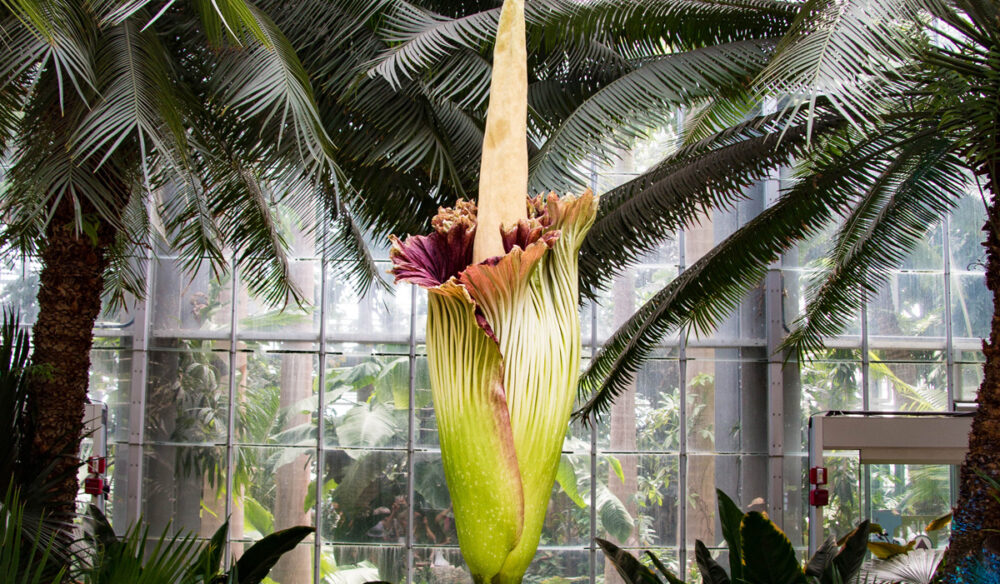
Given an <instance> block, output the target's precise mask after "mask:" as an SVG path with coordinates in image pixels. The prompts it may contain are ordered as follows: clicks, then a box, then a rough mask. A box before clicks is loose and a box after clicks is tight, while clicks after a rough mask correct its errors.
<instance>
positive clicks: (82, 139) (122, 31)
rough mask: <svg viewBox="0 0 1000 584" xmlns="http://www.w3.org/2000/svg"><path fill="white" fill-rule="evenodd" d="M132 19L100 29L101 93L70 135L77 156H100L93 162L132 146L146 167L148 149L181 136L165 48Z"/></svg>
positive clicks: (166, 147)
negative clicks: (71, 135) (109, 27)
mask: <svg viewBox="0 0 1000 584" xmlns="http://www.w3.org/2000/svg"><path fill="white" fill-rule="evenodd" d="M137 20H138V19H135V18H133V19H128V20H126V21H125V22H123V23H121V24H119V25H117V26H114V27H112V28H111V29H110V30H109V31H107V32H106V33H104V35H103V38H102V39H101V42H100V49H99V50H98V52H97V78H98V82H99V87H100V91H101V99H100V101H98V103H97V104H96V105H95V107H94V108H93V109H91V110H90V111H89V113H88V114H87V115H86V116H85V117H84V118H83V120H81V122H80V124H79V126H78V127H77V129H76V132H75V133H74V136H73V138H72V142H71V143H72V147H73V148H74V151H75V152H76V153H78V156H79V157H80V159H81V160H86V159H88V158H90V157H100V159H99V161H98V163H97V165H96V167H97V168H100V166H101V165H103V164H104V162H105V161H107V160H108V158H109V157H111V156H113V155H115V154H116V153H118V151H119V149H120V148H121V149H126V148H128V149H132V148H135V147H136V146H138V154H139V156H140V160H141V164H142V165H143V167H144V168H147V167H146V165H147V164H148V162H147V160H148V158H147V156H148V155H149V154H152V153H153V152H166V151H169V150H171V149H172V147H173V145H172V144H171V142H173V143H175V144H178V145H180V144H183V143H184V141H185V138H184V122H183V119H182V115H181V113H180V111H179V108H178V103H177V102H178V100H177V97H175V93H176V91H175V89H174V84H173V83H172V82H171V78H172V75H171V72H170V69H171V65H170V63H169V62H168V61H167V60H166V58H165V55H166V50H165V49H164V47H163V45H162V44H161V43H160V41H159V38H158V37H157V36H156V34H155V33H154V32H153V31H152V30H146V31H142V30H140V29H139V25H138V23H137ZM133 155H134V154H133ZM144 174H145V175H146V176H148V174H149V173H148V172H146V173H144Z"/></svg>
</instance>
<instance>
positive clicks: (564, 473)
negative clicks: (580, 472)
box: [556, 454, 587, 508]
mask: <svg viewBox="0 0 1000 584" xmlns="http://www.w3.org/2000/svg"><path fill="white" fill-rule="evenodd" d="M556 482H557V483H559V486H560V487H561V488H562V490H563V492H564V493H566V496H567V497H569V498H570V500H571V501H573V502H574V503H576V506H577V507H580V508H583V507H586V506H587V502H586V501H585V500H584V499H583V497H582V496H581V495H580V488H579V486H578V485H577V477H576V469H574V468H573V463H571V462H570V461H569V455H566V454H563V455H562V458H560V459H559V470H558V471H556Z"/></svg>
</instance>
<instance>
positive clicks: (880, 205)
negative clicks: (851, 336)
mask: <svg viewBox="0 0 1000 584" xmlns="http://www.w3.org/2000/svg"><path fill="white" fill-rule="evenodd" d="M867 166H868V168H867V170H868V173H866V174H863V175H858V178H860V179H861V180H862V181H863V182H862V183H861V184H858V183H856V182H853V181H852V183H851V184H850V185H849V186H847V185H845V186H844V187H842V188H850V189H852V190H855V192H859V193H862V195H861V196H860V201H859V203H858V204H857V205H856V206H855V207H854V209H853V210H852V212H851V214H850V215H849V216H848V217H847V218H846V220H845V222H844V224H843V226H842V227H841V229H840V231H839V232H838V234H837V237H836V239H835V242H834V248H833V250H832V252H831V254H830V266H829V267H827V268H825V269H824V270H822V271H821V272H820V273H819V274H817V275H816V277H815V278H814V279H813V280H812V282H811V283H810V285H809V287H808V288H807V294H806V296H807V301H806V302H807V304H806V309H805V313H804V314H802V315H801V316H800V317H799V318H797V319H796V321H795V323H793V325H792V327H791V332H790V333H789V335H788V336H787V337H786V338H785V340H784V342H783V343H782V346H783V347H784V348H788V349H791V350H793V351H795V353H796V354H798V355H799V356H800V357H803V356H804V355H806V354H808V353H810V352H812V351H815V350H817V349H819V348H821V347H822V346H823V339H824V338H825V337H827V336H831V335H834V334H838V333H840V332H841V331H842V330H843V328H844V327H845V326H846V325H847V324H848V323H849V322H850V320H851V319H852V318H853V317H854V315H856V314H857V313H858V311H859V310H860V309H861V307H862V306H863V305H864V302H865V301H866V300H869V299H870V298H871V297H872V296H873V295H875V294H876V293H877V292H878V290H879V289H880V288H881V287H882V285H883V284H884V283H885V282H886V281H887V280H888V278H889V276H890V272H889V270H891V269H892V268H895V267H897V266H898V265H899V264H900V263H902V261H903V260H904V259H905V258H906V256H907V255H908V254H909V252H910V251H912V249H913V248H914V246H915V245H916V244H917V243H918V242H920V241H921V240H922V239H923V238H924V237H925V236H926V234H927V233H928V232H929V231H930V230H931V229H933V227H934V226H935V225H937V223H938V222H939V221H940V220H941V218H942V216H944V215H945V214H947V213H948V212H949V211H950V210H951V208H952V207H953V206H954V204H955V202H956V201H957V200H958V196H957V195H958V194H959V193H963V192H965V190H966V189H967V186H968V185H967V180H968V175H967V171H966V170H965V168H964V166H963V165H962V163H961V161H960V160H958V159H957V158H956V157H955V155H954V153H953V152H951V150H950V144H949V142H948V141H947V140H944V139H942V138H941V137H940V136H938V135H937V132H936V131H934V130H927V131H925V132H924V133H922V134H917V135H916V136H915V137H914V138H913V139H912V140H911V141H909V142H908V143H905V144H903V146H902V148H900V149H898V150H896V149H894V150H891V151H887V152H886V153H885V155H884V158H883V159H882V160H869V161H868V165H867Z"/></svg>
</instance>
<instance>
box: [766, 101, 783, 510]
mask: <svg viewBox="0 0 1000 584" xmlns="http://www.w3.org/2000/svg"><path fill="white" fill-rule="evenodd" d="M765 107H768V108H771V109H772V110H773V108H774V104H773V103H771V104H765ZM780 187H781V177H780V175H779V174H778V173H777V172H774V171H772V172H771V174H770V176H768V178H767V179H766V180H765V181H764V204H765V206H767V207H770V206H771V205H773V204H774V202H775V201H777V200H778V196H779V192H780ZM764 315H765V319H766V332H765V334H766V335H767V337H766V338H767V341H766V342H767V411H768V418H767V467H768V486H767V511H768V514H769V515H770V517H771V519H772V520H773V521H774V522H775V523H777V524H778V525H782V524H783V523H784V518H785V470H784V468H785V384H784V371H783V369H784V358H783V355H782V354H780V353H779V352H778V347H779V346H780V345H781V341H782V338H783V337H784V331H785V322H784V285H783V278H782V274H781V262H780V261H779V262H774V263H772V264H771V266H770V267H769V269H768V272H767V276H765V277H764Z"/></svg>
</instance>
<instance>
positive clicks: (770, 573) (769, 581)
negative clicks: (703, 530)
mask: <svg viewBox="0 0 1000 584" xmlns="http://www.w3.org/2000/svg"><path fill="white" fill-rule="evenodd" d="M716 493H717V495H718V500H719V519H720V521H721V523H722V528H723V537H724V538H725V539H726V542H727V544H728V545H729V558H730V567H731V571H730V573H728V574H727V573H726V570H725V568H723V567H722V566H721V565H720V564H719V563H718V562H716V561H715V559H714V558H713V557H712V554H711V552H710V551H709V549H708V547H706V546H705V544H704V543H703V542H702V541H701V540H698V541H696V542H695V560H696V562H697V564H698V569H699V570H700V571H701V575H702V578H703V580H704V582H705V584H730V583H732V584H841V583H843V582H848V581H850V579H851V578H853V577H854V576H855V575H856V574H857V573H858V572H859V570H860V568H861V563H862V561H863V560H864V556H865V551H866V548H865V544H866V543H867V541H868V532H869V528H868V522H867V521H864V522H862V523H861V524H860V525H859V526H858V528H857V529H855V530H854V531H853V532H852V533H851V534H850V535H849V536H848V537H847V538H846V541H845V543H844V545H843V547H840V548H838V546H837V545H836V544H835V543H834V542H832V541H828V542H826V543H824V544H823V545H822V546H821V547H820V549H819V550H818V551H817V552H816V554H815V555H814V556H813V557H812V558H811V559H810V560H809V562H808V563H807V564H806V566H805V568H803V567H802V566H801V565H800V564H799V561H798V557H797V556H796V554H795V549H794V548H793V547H792V545H791V542H789V541H788V538H787V537H785V534H784V533H782V532H781V530H780V529H779V528H778V526H776V525H775V524H774V523H773V522H771V521H770V520H769V519H768V518H767V516H766V515H765V514H763V513H760V512H757V511H751V512H749V513H743V512H741V511H740V510H739V508H738V507H737V506H736V504H735V503H734V502H733V501H732V499H730V498H729V497H728V496H727V495H726V494H725V493H723V492H722V491H716ZM597 543H598V545H600V546H601V549H603V550H604V553H605V555H606V556H607V558H608V559H609V560H611V562H612V563H613V564H614V565H615V567H616V568H617V569H618V573H619V574H621V575H622V577H623V578H624V579H625V581H626V582H627V583H628V584H662V582H663V581H662V580H660V578H659V577H658V576H657V575H656V574H655V573H654V572H653V571H652V570H650V569H649V568H648V567H646V566H644V565H642V564H641V563H640V562H639V561H638V560H637V559H636V558H635V557H634V556H632V555H631V554H629V553H628V552H626V551H624V550H621V549H619V548H618V547H617V546H615V545H614V544H612V543H611V542H608V541H605V540H603V539H598V540H597ZM646 553H647V554H649V556H650V558H651V559H652V560H653V563H654V565H656V567H657V569H659V570H660V572H661V573H662V574H663V576H664V578H665V580H666V582H668V583H669V584H682V580H681V579H680V578H678V577H677V576H676V575H675V574H673V573H671V572H670V571H669V570H667V569H666V568H665V567H664V566H663V564H662V562H659V561H657V559H656V558H655V557H654V556H653V555H652V554H651V553H650V552H648V551H647V552H646Z"/></svg>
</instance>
